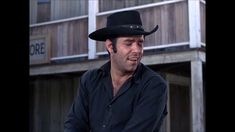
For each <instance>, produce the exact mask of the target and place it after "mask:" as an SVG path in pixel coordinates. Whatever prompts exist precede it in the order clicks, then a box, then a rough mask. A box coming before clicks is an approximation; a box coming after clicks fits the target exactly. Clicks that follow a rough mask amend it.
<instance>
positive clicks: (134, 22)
mask: <svg viewBox="0 0 235 132" xmlns="http://www.w3.org/2000/svg"><path fill="white" fill-rule="evenodd" d="M157 29H158V25H156V27H155V28H154V29H153V30H152V31H150V32H146V31H144V29H143V27H142V22H141V18H140V14H139V12H138V11H122V12H117V13H114V14H112V15H110V16H108V17H107V24H106V27H105V28H101V29H98V30H96V31H94V32H92V33H90V34H89V38H91V39H93V40H98V41H105V40H106V39H108V38H112V37H117V36H119V35H144V36H146V35H149V34H152V33H154V32H156V31H157Z"/></svg>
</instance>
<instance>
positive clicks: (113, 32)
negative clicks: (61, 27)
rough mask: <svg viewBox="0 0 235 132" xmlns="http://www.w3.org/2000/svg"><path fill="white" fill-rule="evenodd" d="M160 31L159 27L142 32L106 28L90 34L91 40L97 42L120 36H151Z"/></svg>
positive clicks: (123, 28)
mask: <svg viewBox="0 0 235 132" xmlns="http://www.w3.org/2000/svg"><path fill="white" fill-rule="evenodd" d="M157 30H158V25H156V26H155V28H154V29H153V30H152V31H150V32H146V31H142V30H137V29H131V28H126V27H118V28H117V27H106V28H102V29H98V30H96V31H94V32H92V33H91V34H89V38H91V39H93V40H97V41H106V39H108V38H112V37H117V36H119V35H144V36H146V35H150V34H152V33H154V32H156V31H157Z"/></svg>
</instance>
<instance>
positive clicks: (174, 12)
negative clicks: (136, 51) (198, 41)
mask: <svg viewBox="0 0 235 132" xmlns="http://www.w3.org/2000/svg"><path fill="white" fill-rule="evenodd" d="M187 9H188V7H187V2H186V1H182V2H178V3H174V4H169V5H163V6H157V7H151V8H145V9H139V10H138V11H139V12H140V14H141V18H142V23H143V27H144V29H145V30H146V31H151V30H152V29H153V28H154V27H155V25H158V26H159V29H158V31H157V32H155V33H154V34H151V35H150V36H147V37H146V40H145V43H144V46H145V47H148V46H157V45H163V44H170V43H180V42H187V41H189V34H188V32H189V31H188V30H189V28H188V11H187ZM107 16H108V15H104V16H98V17H97V29H99V28H102V27H105V26H106V17H107ZM102 43H103V42H97V46H96V48H97V52H104V51H106V50H105V47H104V45H103V44H102Z"/></svg>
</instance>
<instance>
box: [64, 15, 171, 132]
mask: <svg viewBox="0 0 235 132" xmlns="http://www.w3.org/2000/svg"><path fill="white" fill-rule="evenodd" d="M157 29H158V26H156V27H155V28H154V29H153V30H152V31H151V32H146V31H144V29H143V28H142V22H141V19H140V15H139V13H138V12H137V11H123V12H118V13H114V14H112V15H110V16H109V17H108V18H107V27H105V28H102V29H99V30H96V31H95V32H93V33H91V34H90V35H89V37H90V38H91V39H93V40H98V41H104V43H105V46H106V49H107V51H108V53H109V56H110V60H109V62H107V63H106V64H104V65H103V66H102V67H100V68H99V69H94V70H90V71H87V72H86V73H84V75H83V76H82V77H81V79H80V85H79V89H78V95H77V97H76V98H75V101H74V103H73V104H72V107H71V109H70V111H69V113H68V116H67V118H66V120H65V124H64V127H65V128H64V130H65V132H90V131H91V132H158V131H159V129H160V126H161V124H162V122H163V119H164V117H165V116H166V114H167V110H166V102H167V88H166V83H165V81H164V80H163V79H162V78H161V77H160V76H159V75H158V74H157V73H155V72H154V71H152V70H151V69H149V68H147V67H146V66H144V65H143V64H142V63H141V62H140V60H141V57H142V56H143V42H144V38H145V36H147V35H149V34H151V33H153V32H155V31H157Z"/></svg>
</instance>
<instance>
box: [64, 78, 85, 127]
mask: <svg viewBox="0 0 235 132" xmlns="http://www.w3.org/2000/svg"><path fill="white" fill-rule="evenodd" d="M83 78H84V77H82V78H80V83H79V88H78V94H77V96H76V98H75V100H74V102H73V104H72V106H71V108H70V111H69V113H68V115H67V117H66V119H65V122H64V132H89V125H88V124H89V121H88V94H87V89H86V88H85V81H84V79H83Z"/></svg>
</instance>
